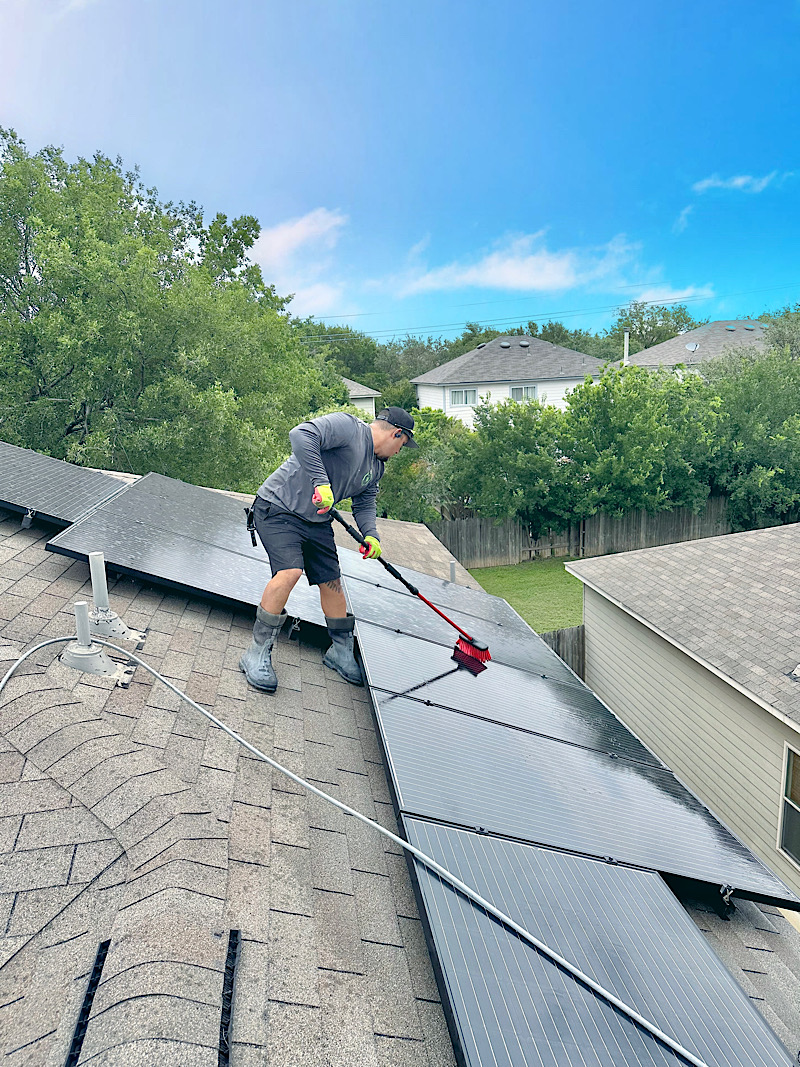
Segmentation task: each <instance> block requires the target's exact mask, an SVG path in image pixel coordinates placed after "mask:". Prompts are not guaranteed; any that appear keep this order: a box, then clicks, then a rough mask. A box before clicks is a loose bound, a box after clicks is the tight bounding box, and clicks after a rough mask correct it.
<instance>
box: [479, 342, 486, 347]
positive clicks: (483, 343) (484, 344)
mask: <svg viewBox="0 0 800 1067" xmlns="http://www.w3.org/2000/svg"><path fill="white" fill-rule="evenodd" d="M478 348H486V342H485V341H481V343H480V344H479V345H478Z"/></svg>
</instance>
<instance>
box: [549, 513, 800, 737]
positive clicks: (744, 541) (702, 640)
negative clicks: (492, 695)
mask: <svg viewBox="0 0 800 1067" xmlns="http://www.w3.org/2000/svg"><path fill="white" fill-rule="evenodd" d="M567 569H568V570H569V571H571V572H572V573H573V574H575V575H576V576H577V577H578V578H580V579H581V581H584V582H586V583H587V584H588V585H589V586H591V587H592V588H593V589H596V590H598V591H599V592H600V593H602V594H603V595H604V596H606V597H608V598H609V599H610V600H612V601H614V602H615V603H617V604H619V605H620V607H622V608H624V609H625V610H626V611H628V612H630V613H631V614H633V615H635V616H637V617H638V618H639V619H641V620H642V621H643V622H644V623H645V624H646V625H648V626H650V627H651V628H653V629H654V630H656V631H658V632H659V633H661V634H662V635H663V636H664V637H666V638H667V640H669V641H671V642H672V643H673V644H675V645H676V646H678V647H679V648H681V649H682V650H683V651H684V652H686V653H687V654H688V655H690V656H691V657H692V658H693V659H696V660H698V661H699V662H700V663H702V664H704V665H705V666H707V667H710V668H711V669H712V670H714V671H715V672H717V673H719V674H720V675H722V676H723V677H724V678H726V679H727V680H729V681H730V682H731V683H732V684H734V685H735V686H736V687H738V688H740V689H743V690H745V691H746V692H747V693H748V694H749V695H750V696H752V697H753V698H754V699H756V700H758V701H760V702H761V703H762V704H764V705H765V706H766V707H767V708H769V709H771V710H773V711H775V712H776V713H777V714H778V715H782V716H785V717H787V718H788V719H790V720H791V721H792V722H795V723H800V681H797V680H795V679H794V678H792V677H790V676H789V672H791V671H792V670H794V668H795V667H796V666H797V664H798V663H800V524H798V523H794V524H792V525H790V526H777V527H773V528H771V529H768V530H750V531H748V532H746V533H737V534H726V535H724V536H721V537H708V538H705V539H704V540H700V541H684V542H682V543H681V544H675V545H666V546H664V547H662V548H645V549H641V550H639V551H637V552H624V553H621V554H620V555H615V556H600V557H597V558H595V559H585V560H581V561H580V562H576V563H569V564H567Z"/></svg>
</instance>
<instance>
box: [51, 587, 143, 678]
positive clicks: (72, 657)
mask: <svg viewBox="0 0 800 1067" xmlns="http://www.w3.org/2000/svg"><path fill="white" fill-rule="evenodd" d="M75 623H76V626H77V635H78V639H77V641H72V642H70V644H68V645H67V647H66V648H65V649H64V651H63V652H62V653H61V656H60V657H59V661H60V662H61V663H63V664H64V666H65V667H72V668H73V669H74V670H76V671H81V672H83V673H84V674H95V675H98V676H99V677H101V678H113V679H114V681H115V682H116V684H117V685H119V686H122V687H123V688H124V689H127V688H128V686H129V685H130V683H131V678H132V677H133V671H134V668H133V667H130V666H128V667H126V666H124V665H123V664H122V663H115V662H114V660H113V659H111V657H110V656H109V655H108V654H107V653H106V652H105V650H104V649H103V648H101V646H100V645H96V644H94V642H93V641H92V639H91V633H90V629H89V605H88V604H87V603H86V601H85V600H80V601H78V602H77V603H76V604H75Z"/></svg>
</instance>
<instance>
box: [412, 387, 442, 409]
mask: <svg viewBox="0 0 800 1067" xmlns="http://www.w3.org/2000/svg"><path fill="white" fill-rule="evenodd" d="M416 390H417V403H418V404H419V406H420V407H421V408H439V410H440V411H441V410H442V409H443V407H444V389H443V387H442V386H441V385H418V386H417V387H416Z"/></svg>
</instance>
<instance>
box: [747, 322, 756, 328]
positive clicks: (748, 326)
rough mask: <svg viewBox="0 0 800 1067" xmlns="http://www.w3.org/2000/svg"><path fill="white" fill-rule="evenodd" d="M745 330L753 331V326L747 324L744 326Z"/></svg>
mask: <svg viewBox="0 0 800 1067" xmlns="http://www.w3.org/2000/svg"><path fill="white" fill-rule="evenodd" d="M745 329H746V330H754V329H755V326H751V325H750V323H749V322H748V323H747V325H746V326H745Z"/></svg>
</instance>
